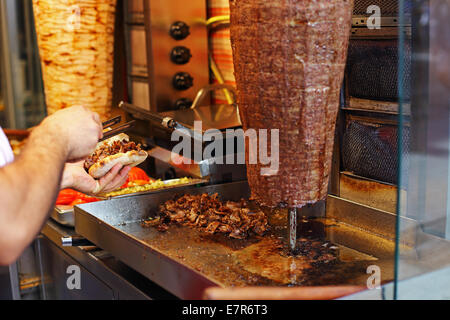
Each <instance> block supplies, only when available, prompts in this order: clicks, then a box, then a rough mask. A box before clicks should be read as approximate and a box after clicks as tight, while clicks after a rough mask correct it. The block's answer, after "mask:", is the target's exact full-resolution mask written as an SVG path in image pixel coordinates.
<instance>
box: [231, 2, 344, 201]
mask: <svg viewBox="0 0 450 320" xmlns="http://www.w3.org/2000/svg"><path fill="white" fill-rule="evenodd" d="M352 7H353V0H302V1H280V0H265V1H260V0H247V1H240V0H230V10H231V20H230V21H231V24H230V35H231V45H232V49H233V62H234V67H235V68H234V69H235V76H236V86H237V100H238V104H239V112H240V116H241V120H242V125H243V128H244V130H248V129H254V130H256V131H259V130H261V129H265V130H268V133H269V134H271V131H272V129H274V130H279V144H278V145H279V150H278V151H279V152H278V154H279V155H280V158H279V170H278V171H275V170H273V172H270V171H269V174H262V171H261V169H263V168H266V167H267V166H265V165H263V164H260V163H256V164H255V163H251V161H249V157H246V158H247V176H248V182H249V185H250V189H251V192H252V199H255V200H257V201H258V202H259V203H260V204H261V205H265V206H268V207H277V206H280V205H282V204H283V205H286V206H288V207H296V208H301V207H303V206H305V205H307V204H312V203H316V202H317V201H319V200H322V199H324V198H325V197H326V195H327V191H328V180H329V175H330V170H331V159H332V153H333V144H334V131H335V125H336V116H337V113H338V110H339V94H340V89H341V84H342V81H343V78H344V70H345V63H346V56H347V46H348V41H349V35H350V30H351V19H352ZM268 140H269V141H270V140H271V137H270V136H269V137H268ZM247 143H249V142H247ZM250 149H251V148H249V147H248V146H247V148H246V150H250ZM246 152H247V153H248V151H246ZM269 152H271V150H269Z"/></svg>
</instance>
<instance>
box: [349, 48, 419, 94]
mask: <svg viewBox="0 0 450 320" xmlns="http://www.w3.org/2000/svg"><path fill="white" fill-rule="evenodd" d="M397 43H398V42H397V40H352V41H350V45H349V51H348V61H347V79H348V82H347V83H348V93H349V95H350V96H352V97H355V98H361V99H372V100H379V101H398V79H397V77H398V47H397ZM404 68H405V69H404V79H403V90H404V96H405V100H409V99H410V91H411V88H410V87H411V46H410V44H409V43H407V44H406V46H405V64H404Z"/></svg>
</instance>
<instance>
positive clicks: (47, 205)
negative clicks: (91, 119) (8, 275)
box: [0, 127, 67, 262]
mask: <svg viewBox="0 0 450 320" xmlns="http://www.w3.org/2000/svg"><path fill="white" fill-rule="evenodd" d="M66 157H67V151H66V146H65V145H64V142H63V141H60V140H59V137H52V136H50V134H49V133H46V132H45V129H42V128H39V127H38V128H37V129H36V130H35V132H33V134H32V135H31V136H30V139H29V141H28V143H27V146H26V147H25V149H24V151H23V153H22V155H21V156H20V157H19V158H18V159H17V160H16V161H15V162H14V163H12V164H11V165H9V166H6V167H4V168H1V169H0V203H1V211H2V212H1V214H0V248H2V251H3V252H2V253H0V255H3V256H4V257H3V259H6V260H9V259H11V257H14V256H16V255H18V254H19V253H20V252H21V251H22V250H23V249H24V248H25V247H26V246H27V245H29V243H30V242H31V241H32V240H33V239H34V237H35V235H36V234H37V233H38V232H39V230H40V228H41V227H42V225H43V223H44V222H45V220H46V219H47V214H48V212H49V211H50V209H51V207H52V205H53V203H54V201H55V197H56V194H57V192H58V190H59V183H60V178H61V174H62V170H63V167H64V163H65V160H66ZM5 249H6V250H7V251H6V252H5V251H4V250H5ZM5 257H6V258H5ZM1 259H2V257H1V256H0V262H1Z"/></svg>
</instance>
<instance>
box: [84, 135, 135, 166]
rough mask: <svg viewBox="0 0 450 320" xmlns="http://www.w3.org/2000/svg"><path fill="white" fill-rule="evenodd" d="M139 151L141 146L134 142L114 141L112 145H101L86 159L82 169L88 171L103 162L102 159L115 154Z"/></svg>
mask: <svg viewBox="0 0 450 320" xmlns="http://www.w3.org/2000/svg"><path fill="white" fill-rule="evenodd" d="M133 150H136V151H141V145H140V144H136V143H134V142H132V141H131V142H129V141H127V140H121V141H114V142H113V143H112V144H107V143H105V144H103V145H102V146H100V147H99V148H97V149H96V150H95V151H94V153H93V154H92V155H91V156H90V157H88V158H87V159H86V160H85V162H84V168H85V169H86V170H89V168H90V167H92V166H93V165H94V164H95V163H97V162H98V161H101V160H103V159H104V158H106V157H108V156H110V155H113V154H117V153H126V152H128V151H133Z"/></svg>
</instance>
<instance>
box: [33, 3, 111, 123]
mask: <svg viewBox="0 0 450 320" xmlns="http://www.w3.org/2000/svg"><path fill="white" fill-rule="evenodd" d="M33 9H34V17H35V25H36V33H37V39H38V45H39V53H40V57H41V64H42V75H43V79H44V87H45V96H46V102H47V111H48V114H52V113H54V112H56V111H58V110H60V109H64V108H68V107H72V106H76V105H83V106H85V107H88V108H89V109H91V110H92V111H95V112H97V113H99V114H100V117H101V118H102V119H103V120H104V119H107V118H108V117H109V116H110V112H111V105H112V85H113V64H114V23H115V10H116V0H33Z"/></svg>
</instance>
